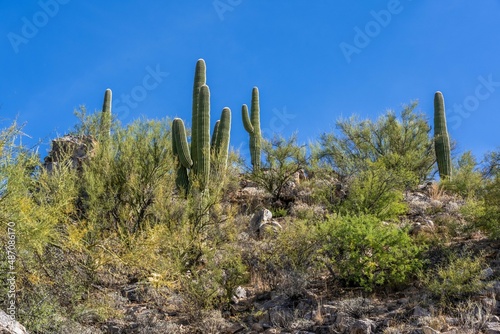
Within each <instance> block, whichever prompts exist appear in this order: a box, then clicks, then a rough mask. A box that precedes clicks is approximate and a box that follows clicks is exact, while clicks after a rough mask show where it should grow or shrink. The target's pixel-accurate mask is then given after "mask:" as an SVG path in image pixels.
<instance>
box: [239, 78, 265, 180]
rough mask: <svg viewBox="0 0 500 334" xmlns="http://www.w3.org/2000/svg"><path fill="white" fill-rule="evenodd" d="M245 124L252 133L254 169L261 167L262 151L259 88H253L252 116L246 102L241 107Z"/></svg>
mask: <svg viewBox="0 0 500 334" xmlns="http://www.w3.org/2000/svg"><path fill="white" fill-rule="evenodd" d="M241 114H242V118H243V126H244V127H245V130H246V131H247V132H248V133H249V134H250V155H251V161H252V166H253V170H254V171H258V170H259V169H260V160H261V158H260V151H261V140H262V137H261V131H260V105H259V89H258V88H257V87H254V88H253V90H252V104H251V116H250V117H249V116H248V107H247V106H246V104H244V105H243V107H242V109H241Z"/></svg>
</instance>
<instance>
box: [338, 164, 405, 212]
mask: <svg viewBox="0 0 500 334" xmlns="http://www.w3.org/2000/svg"><path fill="white" fill-rule="evenodd" d="M367 165H368V166H370V168H369V169H367V170H365V171H362V172H360V173H359V174H358V175H356V176H355V177H354V178H353V179H352V181H351V182H350V184H349V186H348V189H349V192H348V195H347V198H346V199H345V201H344V202H343V203H342V204H341V206H340V209H341V212H344V213H346V212H347V213H349V212H351V213H355V214H371V215H374V216H377V217H378V218H380V219H382V220H384V219H394V218H396V217H397V216H398V215H401V214H404V213H405V212H406V210H407V206H406V204H405V202H404V201H403V190H404V187H405V183H404V180H405V174H406V173H405V171H398V170H393V169H388V168H387V167H386V166H385V164H383V163H380V162H374V163H371V162H367Z"/></svg>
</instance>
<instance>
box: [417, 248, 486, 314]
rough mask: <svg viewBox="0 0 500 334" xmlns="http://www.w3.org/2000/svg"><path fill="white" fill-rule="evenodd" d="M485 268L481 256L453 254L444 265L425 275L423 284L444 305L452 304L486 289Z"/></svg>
mask: <svg viewBox="0 0 500 334" xmlns="http://www.w3.org/2000/svg"><path fill="white" fill-rule="evenodd" d="M484 266H485V264H484V258H482V257H480V256H479V257H475V258H474V257H471V256H470V255H467V254H466V255H463V256H459V255H456V254H451V255H450V256H449V258H448V259H447V261H446V262H445V263H444V264H442V265H440V266H438V267H437V268H435V269H434V270H430V271H428V272H427V273H426V274H425V275H423V276H422V283H423V284H424V286H425V287H426V288H427V289H428V290H429V291H430V292H431V293H432V294H433V295H434V296H435V297H436V298H438V299H439V300H440V302H441V303H442V304H443V305H448V304H452V303H454V302H456V300H457V299H464V298H467V297H469V296H471V295H472V294H474V293H477V292H479V291H481V290H482V289H483V288H485V286H486V283H485V282H484V281H482V278H483V276H482V272H483V269H484Z"/></svg>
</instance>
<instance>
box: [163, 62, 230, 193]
mask: <svg viewBox="0 0 500 334" xmlns="http://www.w3.org/2000/svg"><path fill="white" fill-rule="evenodd" d="M205 72H206V68H205V62H204V60H203V59H200V60H198V62H197V63H196V70H195V84H194V91H193V119H192V130H191V147H189V144H188V141H187V136H186V128H185V126H184V122H183V121H182V119H180V118H175V119H174V120H173V122H172V152H173V154H174V157H176V158H177V160H178V166H177V177H176V184H177V187H178V188H181V189H185V190H187V189H188V188H189V186H190V179H193V178H195V179H197V180H198V181H199V182H200V190H201V191H202V192H203V191H204V190H206V189H207V185H208V181H209V178H210V166H211V151H212V152H214V153H213V155H214V156H217V155H219V152H222V153H220V154H223V155H222V157H223V159H224V165H223V168H224V169H225V167H226V161H227V151H228V149H229V131H230V126H231V124H230V122H231V115H230V110H229V108H224V110H223V112H222V116H221V120H220V121H217V123H216V126H215V128H214V133H213V136H212V141H210V89H209V88H208V86H207V85H206V84H205V81H206V76H205ZM197 87H198V88H197ZM215 152H217V153H215ZM223 152H225V155H224V153H223ZM188 169H189V170H190V173H189V174H188Z"/></svg>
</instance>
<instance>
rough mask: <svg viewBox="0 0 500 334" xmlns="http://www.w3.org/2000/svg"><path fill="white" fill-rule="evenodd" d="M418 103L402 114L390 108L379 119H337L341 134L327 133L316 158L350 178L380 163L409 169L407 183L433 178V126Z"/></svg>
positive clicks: (322, 138) (339, 174)
mask: <svg viewBox="0 0 500 334" xmlns="http://www.w3.org/2000/svg"><path fill="white" fill-rule="evenodd" d="M416 107H417V103H416V102H414V103H411V104H410V105H405V106H404V108H403V110H402V111H401V114H400V116H399V117H397V116H396V114H395V113H394V112H393V111H388V112H387V113H386V114H385V115H383V116H381V117H379V118H378V119H377V120H376V121H372V120H360V119H359V118H357V117H355V116H353V117H351V118H349V119H341V120H339V121H338V122H337V129H338V133H337V134H336V133H325V134H323V135H322V136H321V138H320V148H319V150H318V151H317V152H316V154H315V157H316V158H317V159H319V160H320V161H323V162H324V163H325V164H326V165H328V166H329V167H330V168H332V169H333V171H334V172H335V173H336V174H337V177H338V178H339V179H340V180H349V179H350V178H351V177H353V176H354V175H356V174H359V173H360V172H362V171H365V170H367V169H368V168H369V167H370V163H374V162H378V163H381V164H383V165H384V168H385V169H388V170H398V171H402V170H403V171H406V172H408V173H407V174H408V179H407V180H406V183H407V186H410V187H411V186H415V185H416V184H417V183H418V182H422V181H424V180H426V179H427V178H428V177H429V174H430V173H431V171H432V169H433V166H434V163H435V156H434V147H433V141H432V138H431V137H430V136H429V133H430V126H429V124H428V122H427V120H426V118H425V116H424V115H423V114H422V113H417V112H416V111H415V108H416Z"/></svg>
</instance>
